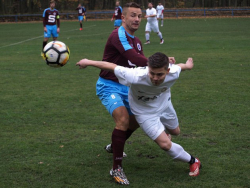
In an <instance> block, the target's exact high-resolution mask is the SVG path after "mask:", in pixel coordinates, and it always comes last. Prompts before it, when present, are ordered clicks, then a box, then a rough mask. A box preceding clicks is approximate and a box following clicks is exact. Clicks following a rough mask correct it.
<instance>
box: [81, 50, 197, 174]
mask: <svg viewBox="0 0 250 188" xmlns="http://www.w3.org/2000/svg"><path fill="white" fill-rule="evenodd" d="M169 61H172V62H170V64H169ZM173 63H175V60H174V59H173V60H171V59H170V60H169V58H168V57H167V56H166V55H165V54H163V53H160V52H157V53H155V54H153V55H152V56H150V57H149V58H148V66H147V67H139V68H127V67H122V66H118V65H116V64H113V63H109V62H104V61H92V60H88V59H82V60H81V61H79V62H78V63H77V64H76V65H78V66H79V67H80V68H86V67H87V66H94V67H98V68H100V69H103V70H108V71H111V72H114V73H115V75H116V77H117V78H118V80H119V82H120V83H121V84H123V85H126V86H129V87H130V89H129V105H130V108H131V111H132V113H133V114H134V115H135V118H136V120H137V122H138V123H139V125H140V127H141V128H142V129H143V130H144V132H145V133H146V134H147V135H148V136H149V137H150V138H151V139H152V140H154V141H155V142H156V143H157V144H158V145H159V146H160V148H161V149H163V150H164V151H166V153H167V154H168V155H170V156H171V157H172V158H173V159H175V160H179V161H182V162H186V163H189V165H190V172H189V176H198V175H199V173H200V168H201V162H200V160H199V159H198V158H195V157H193V156H192V155H190V154H189V153H187V152H186V151H185V150H184V149H183V147H182V146H180V145H179V144H177V143H174V142H172V141H171V138H170V135H178V134H180V128H179V122H178V117H177V115H176V112H175V110H174V107H173V105H172V103H171V93H170V87H171V86H172V85H173V84H174V83H175V81H176V80H177V79H178V78H179V74H180V72H181V71H184V70H191V69H192V68H193V59H192V58H188V60H187V62H186V63H185V64H182V63H181V64H176V65H175V64H173ZM169 134H170V135H169Z"/></svg>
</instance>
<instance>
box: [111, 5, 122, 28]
mask: <svg viewBox="0 0 250 188" xmlns="http://www.w3.org/2000/svg"><path fill="white" fill-rule="evenodd" d="M115 6H116V7H115V13H114V14H113V17H112V18H111V21H113V20H114V18H115V22H114V28H115V29H116V28H118V27H120V26H121V24H122V19H121V15H122V7H121V6H120V1H116V3H115Z"/></svg>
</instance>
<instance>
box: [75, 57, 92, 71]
mask: <svg viewBox="0 0 250 188" xmlns="http://www.w3.org/2000/svg"><path fill="white" fill-rule="evenodd" d="M88 62H89V60H88V59H82V60H80V61H79V62H78V63H76V66H79V69H85V68H86V67H87V66H88Z"/></svg>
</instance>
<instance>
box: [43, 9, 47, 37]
mask: <svg viewBox="0 0 250 188" xmlns="http://www.w3.org/2000/svg"><path fill="white" fill-rule="evenodd" d="M43 30H44V32H46V33H47V28H46V10H44V11H43Z"/></svg>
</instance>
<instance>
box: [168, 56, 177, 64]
mask: <svg viewBox="0 0 250 188" xmlns="http://www.w3.org/2000/svg"><path fill="white" fill-rule="evenodd" d="M168 59H169V63H170V64H175V62H176V61H175V58H174V57H169V58H168Z"/></svg>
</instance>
